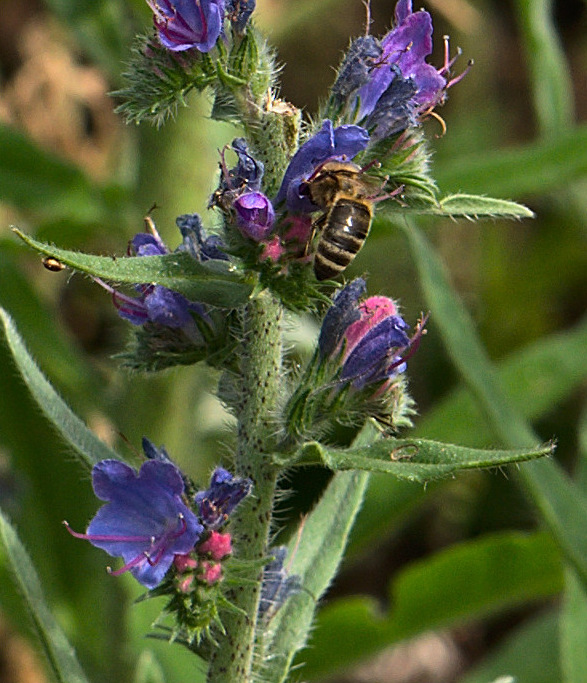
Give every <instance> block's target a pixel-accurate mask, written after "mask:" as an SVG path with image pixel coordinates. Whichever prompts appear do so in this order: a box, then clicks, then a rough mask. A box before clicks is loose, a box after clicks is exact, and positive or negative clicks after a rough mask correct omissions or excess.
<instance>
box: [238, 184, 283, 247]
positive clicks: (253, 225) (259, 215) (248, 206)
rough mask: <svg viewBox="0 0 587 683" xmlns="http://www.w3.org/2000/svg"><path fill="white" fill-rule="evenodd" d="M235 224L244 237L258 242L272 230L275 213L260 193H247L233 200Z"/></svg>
mask: <svg viewBox="0 0 587 683" xmlns="http://www.w3.org/2000/svg"><path fill="white" fill-rule="evenodd" d="M233 208H234V210H235V211H236V222H237V225H238V228H239V230H240V231H241V233H242V234H243V236H244V237H248V238H249V239H252V240H254V241H255V242H260V241H261V240H264V239H265V238H266V237H268V236H269V234H270V233H271V231H272V230H273V223H274V221H275V211H274V209H273V205H272V204H271V202H270V201H269V200H268V199H267V197H266V196H265V195H264V194H263V193H262V192H247V193H246V194H242V195H241V196H240V197H239V198H238V199H236V200H235V202H234V204H233Z"/></svg>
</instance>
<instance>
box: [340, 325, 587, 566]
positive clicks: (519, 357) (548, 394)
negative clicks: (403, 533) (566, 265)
mask: <svg viewBox="0 0 587 683" xmlns="http://www.w3.org/2000/svg"><path fill="white" fill-rule="evenodd" d="M586 348H587V319H585V320H584V321H583V322H581V323H579V324H578V325H577V326H576V327H575V328H573V329H571V330H567V331H565V332H559V333H556V334H551V335H550V336H548V337H544V338H543V339H540V340H538V341H536V342H534V343H532V344H529V345H528V346H526V347H524V348H522V349H519V350H516V351H514V352H513V353H512V354H510V355H509V356H508V357H507V358H505V359H504V360H503V361H501V362H500V363H499V364H498V365H497V366H496V368H497V372H498V375H499V379H500V382H501V384H502V385H503V386H507V387H508V389H509V393H510V396H511V400H512V404H513V406H514V408H515V409H516V410H517V411H518V412H519V413H520V414H521V415H523V416H524V418H525V419H527V420H539V419H541V418H542V417H544V415H546V414H547V413H548V412H549V411H550V410H554V409H555V408H556V406H558V405H560V403H561V402H562V401H563V400H565V399H566V398H568V396H569V395H570V394H571V393H572V392H573V391H575V390H576V389H577V388H578V387H579V386H580V384H581V383H582V382H583V381H585V379H586V378H587V364H586V363H585V358H584V355H585V353H584V352H585V349H586ZM585 432H586V434H585V437H586V441H587V425H586V429H585ZM414 436H418V437H425V438H436V439H441V440H442V441H447V442H451V443H458V444H464V445H467V446H477V447H482V446H485V445H487V444H490V443H491V442H492V439H493V438H494V437H493V435H492V432H491V429H489V427H488V426H487V424H486V422H485V421H484V420H483V416H482V415H481V414H480V411H479V408H478V405H477V403H476V402H475V401H474V399H473V397H472V395H471V392H470V391H469V390H468V389H467V388H466V387H458V388H457V389H456V390H455V391H453V392H451V393H449V395H448V396H447V397H446V398H445V399H444V400H442V401H440V402H438V403H436V404H435V406H434V408H433V409H432V410H431V411H430V412H428V413H426V414H425V415H423V416H422V417H421V418H420V419H419V420H418V423H417V426H416V429H415V434H414ZM585 474H586V476H585V480H586V482H587V466H586V468H585ZM437 485H438V484H437ZM434 487H435V485H432V486H428V487H427V489H426V491H424V489H423V488H422V487H421V486H419V485H417V484H412V483H410V482H407V481H401V480H397V479H395V477H387V476H384V475H375V476H372V477H371V479H370V482H369V492H368V495H367V496H365V502H364V503H363V507H362V508H361V514H360V515H359V517H358V518H357V522H356V524H355V526H354V528H353V534H352V536H351V542H350V548H349V552H350V554H353V553H356V552H360V550H361V549H362V548H367V547H370V546H372V544H373V543H377V540H378V539H381V538H382V537H384V536H385V534H386V533H387V530H388V529H390V528H392V527H394V526H395V525H397V524H398V523H400V522H401V520H403V519H404V518H405V516H406V515H408V514H409V513H410V512H411V510H413V508H414V507H415V506H416V505H418V504H419V502H420V501H421V500H422V498H423V497H424V496H425V495H426V496H430V495H431V492H432V491H433V490H434ZM347 555H348V553H347Z"/></svg>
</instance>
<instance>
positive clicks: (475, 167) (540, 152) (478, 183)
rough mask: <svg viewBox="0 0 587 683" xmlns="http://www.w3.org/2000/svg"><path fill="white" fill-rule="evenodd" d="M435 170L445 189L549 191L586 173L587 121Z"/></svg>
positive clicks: (509, 193)
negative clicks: (541, 138)
mask: <svg viewBox="0 0 587 683" xmlns="http://www.w3.org/2000/svg"><path fill="white" fill-rule="evenodd" d="M437 170H438V172H437V176H436V180H437V182H438V185H439V187H440V188H441V189H445V190H446V191H448V192H452V191H454V190H459V191H460V192H467V193H469V192H470V193H473V194H489V195H492V196H494V197H519V196H521V195H525V194H544V193H545V192H551V191H553V190H556V189H558V188H561V187H567V186H568V185H569V183H572V182H573V181H575V180H578V179H580V178H584V177H585V174H587V125H583V126H577V127H576V128H573V129H572V130H569V131H568V132H567V131H562V132H559V134H558V135H557V136H556V137H555V138H549V139H548V140H540V141H538V142H533V143H531V144H529V145H526V146H524V147H510V148H507V149H500V150H497V151H495V152H489V151H486V152H483V154H479V153H475V154H474V155H471V156H464V157H459V158H457V159H455V160H454V161H453V162H452V163H451V164H450V166H449V165H448V164H447V165H446V166H444V167H443V168H439V169H437Z"/></svg>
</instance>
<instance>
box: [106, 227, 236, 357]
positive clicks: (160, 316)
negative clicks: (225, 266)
mask: <svg viewBox="0 0 587 683" xmlns="http://www.w3.org/2000/svg"><path fill="white" fill-rule="evenodd" d="M177 225H178V227H179V229H180V231H181V233H182V235H183V243H182V244H181V245H180V246H179V247H178V249H177V251H187V252H188V253H189V254H191V255H192V256H193V257H194V258H195V259H196V260H197V261H207V260H209V259H223V260H227V259H228V257H227V256H226V254H225V253H224V252H223V251H222V250H221V245H222V243H221V241H220V238H219V237H216V236H210V237H206V236H205V233H204V230H203V228H202V223H201V220H200V217H199V216H198V214H186V215H184V216H179V218H178V219H177ZM150 226H151V231H152V232H150V233H147V232H141V233H138V234H137V235H135V236H134V237H133V239H132V240H131V242H130V245H129V251H130V252H132V253H134V254H135V255H136V256H139V257H142V256H163V255H164V254H168V253H169V249H168V248H167V247H166V246H165V244H164V242H163V240H162V239H161V237H160V236H159V233H158V232H157V229H156V228H155V225H154V223H153V222H152V221H151V223H150ZM94 279H95V281H96V282H97V283H98V284H100V285H101V286H102V287H104V289H106V290H107V291H109V292H110V293H111V294H112V299H113V301H114V305H115V306H116V308H117V310H118V314H119V315H120V317H121V318H124V319H125V320H128V321H129V322H130V323H132V324H133V325H144V324H145V323H155V324H158V325H162V326H164V327H170V328H174V329H181V330H183V331H184V332H185V334H186V335H187V336H188V337H189V338H190V339H191V340H192V341H193V342H194V343H196V344H198V345H200V344H203V342H204V340H203V338H202V334H201V332H200V331H199V329H198V325H197V324H196V320H195V317H196V318H197V319H198V320H199V322H200V323H202V324H204V326H205V327H208V328H212V327H213V323H212V320H211V318H210V316H209V315H208V312H207V309H206V307H205V306H204V305H203V304H201V303H198V302H195V301H189V300H188V299H186V298H185V297H184V296H183V295H182V294H179V292H174V291H172V290H170V289H168V288H167V287H163V286H161V285H154V284H137V285H135V289H136V291H137V292H138V294H139V296H138V297H132V296H127V295H126V294H123V293H122V292H119V291H117V290H115V289H114V288H113V287H111V286H110V285H108V284H107V283H105V282H104V281H102V280H101V279H100V278H94ZM194 316H195V317H194Z"/></svg>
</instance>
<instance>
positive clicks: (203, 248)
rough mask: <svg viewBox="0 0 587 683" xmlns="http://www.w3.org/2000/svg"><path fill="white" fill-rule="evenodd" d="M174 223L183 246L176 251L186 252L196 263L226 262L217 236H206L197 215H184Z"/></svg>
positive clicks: (226, 259) (226, 257)
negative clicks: (181, 238) (180, 235)
mask: <svg viewBox="0 0 587 683" xmlns="http://www.w3.org/2000/svg"><path fill="white" fill-rule="evenodd" d="M175 223H176V224H177V227H178V228H179V230H180V232H181V234H182V237H183V244H181V245H180V246H179V247H178V248H177V251H187V252H188V253H189V254H191V255H192V256H193V257H194V258H195V259H196V261H201V262H202V263H203V262H204V261H210V260H216V261H228V256H227V255H226V254H225V253H224V251H223V248H224V245H223V243H222V240H221V239H220V237H219V236H218V235H206V231H205V230H204V228H203V226H202V219H201V218H200V216H199V215H198V214H197V213H186V214H183V215H182V216H178V217H177V218H176V219H175Z"/></svg>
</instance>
